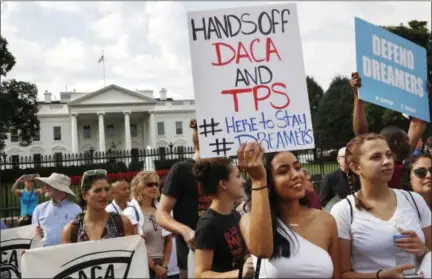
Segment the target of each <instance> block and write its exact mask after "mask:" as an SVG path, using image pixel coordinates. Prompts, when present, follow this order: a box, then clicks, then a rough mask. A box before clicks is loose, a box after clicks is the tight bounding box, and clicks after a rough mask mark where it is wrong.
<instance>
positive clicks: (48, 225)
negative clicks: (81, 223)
mask: <svg viewBox="0 0 432 279" xmlns="http://www.w3.org/2000/svg"><path fill="white" fill-rule="evenodd" d="M35 182H36V183H37V184H39V185H40V187H41V188H43V189H44V191H45V196H46V197H47V198H51V200H49V201H46V202H44V203H42V204H39V205H38V206H37V207H36V208H35V210H34V212H33V218H32V223H33V224H34V225H37V228H36V233H37V234H38V235H39V236H40V237H41V238H42V243H43V246H44V247H46V246H53V245H58V244H61V234H62V231H63V227H64V226H66V225H67V224H68V223H69V222H70V221H72V220H74V219H75V218H76V217H77V215H78V214H79V213H81V208H80V207H79V206H78V205H77V204H76V203H74V202H73V201H72V200H74V199H75V193H74V192H73V191H72V190H71V189H70V185H71V180H70V178H69V177H68V176H66V175H64V174H59V173H55V172H54V173H52V174H51V175H50V176H49V177H37V178H35Z"/></svg>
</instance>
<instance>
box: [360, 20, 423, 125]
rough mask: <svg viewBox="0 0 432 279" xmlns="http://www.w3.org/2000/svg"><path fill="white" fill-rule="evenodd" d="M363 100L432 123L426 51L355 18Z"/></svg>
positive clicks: (361, 97) (361, 96)
mask: <svg viewBox="0 0 432 279" xmlns="http://www.w3.org/2000/svg"><path fill="white" fill-rule="evenodd" d="M355 37H356V60H357V72H358V73H359V74H360V76H361V78H362V86H361V87H360V89H359V98H360V99H361V100H363V101H366V102H369V103H373V104H376V105H379V106H382V107H385V108H389V109H391V110H395V111H399V112H401V113H405V114H408V115H411V116H413V117H416V118H419V119H422V120H424V121H427V122H430V111H429V101H428V91H427V58H426V50H425V49H424V48H422V47H420V46H419V45H417V44H414V43H412V42H410V41H408V40H406V39H404V38H402V37H400V36H398V35H395V34H393V33H391V32H389V31H387V30H385V29H383V28H380V27H378V26H376V25H373V24H371V23H369V22H366V21H364V20H362V19H360V18H357V17H356V18H355Z"/></svg>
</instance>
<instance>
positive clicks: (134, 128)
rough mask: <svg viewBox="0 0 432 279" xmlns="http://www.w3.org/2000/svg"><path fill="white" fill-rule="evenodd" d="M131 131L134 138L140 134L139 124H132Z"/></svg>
mask: <svg viewBox="0 0 432 279" xmlns="http://www.w3.org/2000/svg"><path fill="white" fill-rule="evenodd" d="M130 133H131V137H133V138H135V137H137V136H138V130H137V124H131V125H130Z"/></svg>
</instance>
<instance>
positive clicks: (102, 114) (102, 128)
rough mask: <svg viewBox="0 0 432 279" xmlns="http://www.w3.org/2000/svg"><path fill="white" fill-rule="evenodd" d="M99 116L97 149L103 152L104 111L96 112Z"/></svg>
mask: <svg viewBox="0 0 432 279" xmlns="http://www.w3.org/2000/svg"><path fill="white" fill-rule="evenodd" d="M97 115H98V117H99V151H100V152H105V124H104V115H105V113H104V112H98V113H97Z"/></svg>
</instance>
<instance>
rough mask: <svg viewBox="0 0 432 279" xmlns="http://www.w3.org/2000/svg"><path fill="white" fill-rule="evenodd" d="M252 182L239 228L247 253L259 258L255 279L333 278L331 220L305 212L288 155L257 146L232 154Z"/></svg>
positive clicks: (300, 182) (296, 166)
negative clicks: (269, 152)
mask: <svg viewBox="0 0 432 279" xmlns="http://www.w3.org/2000/svg"><path fill="white" fill-rule="evenodd" d="M237 155H238V159H239V167H240V168H241V169H243V170H245V171H246V172H247V173H248V174H249V176H250V177H251V180H252V190H251V192H252V193H251V200H250V201H249V202H250V208H251V210H250V213H246V214H245V215H244V216H243V217H242V220H241V223H240V227H241V231H242V234H243V237H244V239H245V241H246V243H247V246H248V249H249V251H250V253H251V254H252V255H254V256H255V259H254V261H255V263H256V262H257V259H258V258H261V266H260V273H259V277H260V278H339V274H340V273H339V267H338V265H337V263H338V260H339V259H338V252H339V248H338V243H339V242H338V238H337V228H336V222H335V220H334V218H333V217H332V216H331V215H330V214H328V213H327V212H324V211H321V210H317V209H310V208H308V207H307V200H306V198H305V177H304V174H303V172H302V171H301V166H300V163H299V162H298V160H297V158H296V157H295V156H294V154H292V153H291V152H279V153H271V154H267V155H266V157H265V160H264V161H265V162H263V151H262V148H261V147H260V146H259V145H258V144H257V143H249V144H247V145H242V146H241V147H240V148H239V150H238V154H237Z"/></svg>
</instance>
